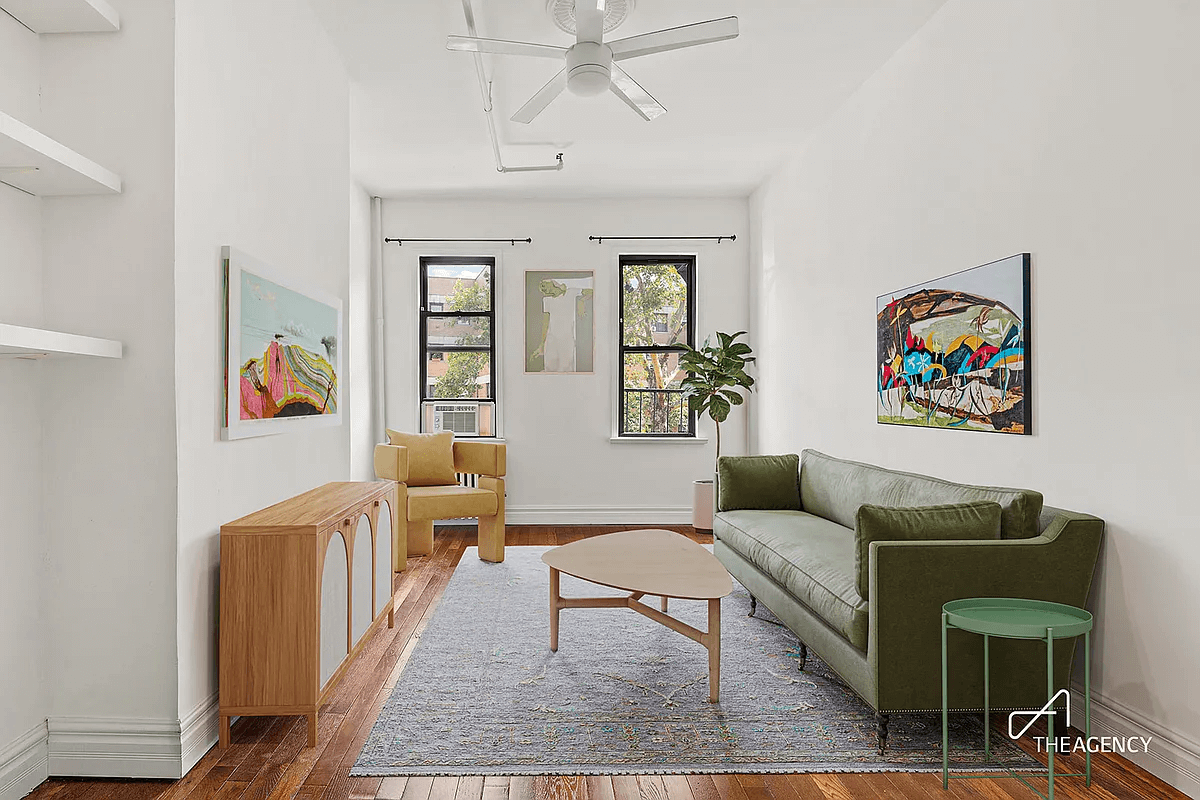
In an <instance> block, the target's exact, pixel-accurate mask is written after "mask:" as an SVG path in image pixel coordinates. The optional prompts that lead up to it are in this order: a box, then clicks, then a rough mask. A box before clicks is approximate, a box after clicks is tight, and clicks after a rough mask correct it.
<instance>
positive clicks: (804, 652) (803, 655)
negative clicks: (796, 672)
mask: <svg viewBox="0 0 1200 800" xmlns="http://www.w3.org/2000/svg"><path fill="white" fill-rule="evenodd" d="M807 664H808V645H806V644H805V643H804V642H801V643H800V671H801V672H804V667H805V666H806V665H807Z"/></svg>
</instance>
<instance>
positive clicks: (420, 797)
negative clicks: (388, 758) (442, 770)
mask: <svg viewBox="0 0 1200 800" xmlns="http://www.w3.org/2000/svg"><path fill="white" fill-rule="evenodd" d="M432 789H433V778H409V779H408V783H407V784H405V786H404V794H403V795H402V796H401V798H400V800H429V792H430V791H431V790H432Z"/></svg>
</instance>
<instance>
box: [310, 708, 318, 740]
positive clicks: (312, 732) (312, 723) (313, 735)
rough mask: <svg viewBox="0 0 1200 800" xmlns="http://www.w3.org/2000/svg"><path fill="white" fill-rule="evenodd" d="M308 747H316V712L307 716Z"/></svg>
mask: <svg viewBox="0 0 1200 800" xmlns="http://www.w3.org/2000/svg"><path fill="white" fill-rule="evenodd" d="M308 746H309V747H316V746H317V712H315V711H314V712H313V713H311V714H309V715H308Z"/></svg>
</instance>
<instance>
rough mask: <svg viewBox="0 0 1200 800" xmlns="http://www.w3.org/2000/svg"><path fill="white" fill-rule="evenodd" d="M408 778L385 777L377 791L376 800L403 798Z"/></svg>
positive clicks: (399, 799)
mask: <svg viewBox="0 0 1200 800" xmlns="http://www.w3.org/2000/svg"><path fill="white" fill-rule="evenodd" d="M406 783H408V778H384V779H383V781H382V782H381V783H380V784H379V791H378V792H376V793H375V797H376V800H401V798H402V797H403V796H404V784H406Z"/></svg>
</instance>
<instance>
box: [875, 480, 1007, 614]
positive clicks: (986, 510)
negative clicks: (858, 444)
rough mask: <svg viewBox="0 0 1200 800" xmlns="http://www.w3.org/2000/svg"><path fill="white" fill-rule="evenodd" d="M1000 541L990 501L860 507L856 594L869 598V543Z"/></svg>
mask: <svg viewBox="0 0 1200 800" xmlns="http://www.w3.org/2000/svg"><path fill="white" fill-rule="evenodd" d="M999 538H1000V504H999V503H993V502H992V501H990V500H980V501H978V502H974V503H956V504H952V505H944V506H921V507H919V508H887V507H885V506H873V505H869V504H868V505H862V506H859V507H858V515H857V516H856V517H855V521H854V539H855V543H856V544H855V568H854V571H855V574H856V575H857V578H858V593H859V594H860V595H862V598H863V599H864V600H869V599H870V596H869V594H868V588H867V587H868V586H869V584H870V581H871V569H870V567H871V542H895V541H909V542H913V541H927V542H931V541H951V540H959V539H999Z"/></svg>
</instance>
